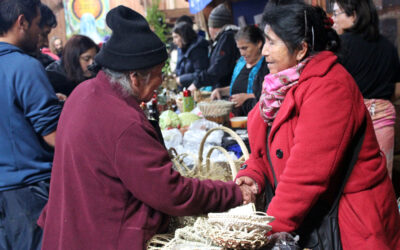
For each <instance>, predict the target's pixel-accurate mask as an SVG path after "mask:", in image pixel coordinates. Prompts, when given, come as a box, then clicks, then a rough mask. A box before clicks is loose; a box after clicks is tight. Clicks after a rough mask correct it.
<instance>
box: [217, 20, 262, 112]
mask: <svg viewBox="0 0 400 250" xmlns="http://www.w3.org/2000/svg"><path fill="white" fill-rule="evenodd" d="M235 40H236V45H237V47H238V49H239V51H240V55H241V57H240V58H239V60H238V62H237V63H236V66H235V69H234V70H233V76H232V80H231V84H230V86H227V87H223V88H216V89H214V91H213V92H212V94H211V99H221V98H223V97H225V96H230V99H231V101H232V102H235V109H234V110H233V111H234V114H235V115H237V116H247V114H248V113H249V112H250V110H251V109H252V108H253V107H254V106H255V105H256V103H257V102H258V99H259V98H260V95H261V89H262V83H263V81H264V76H265V75H267V74H268V73H269V70H268V67H267V63H266V62H265V59H264V57H263V56H262V54H261V50H262V47H263V45H264V41H265V38H264V34H263V32H262V31H261V30H260V29H259V28H257V27H256V26H254V25H252V26H246V27H243V28H241V29H240V30H239V31H238V33H236V35H235Z"/></svg>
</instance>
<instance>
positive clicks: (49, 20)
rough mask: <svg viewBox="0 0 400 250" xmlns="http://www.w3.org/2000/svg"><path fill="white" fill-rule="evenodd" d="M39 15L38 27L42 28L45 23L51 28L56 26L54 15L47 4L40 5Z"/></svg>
mask: <svg viewBox="0 0 400 250" xmlns="http://www.w3.org/2000/svg"><path fill="white" fill-rule="evenodd" d="M40 15H41V16H42V17H41V19H40V23H39V26H40V28H43V27H44V26H45V25H46V26H48V27H50V28H52V29H53V28H55V27H56V26H57V19H56V16H55V15H54V13H53V11H52V10H51V9H50V8H49V7H47V5H45V4H41V5H40Z"/></svg>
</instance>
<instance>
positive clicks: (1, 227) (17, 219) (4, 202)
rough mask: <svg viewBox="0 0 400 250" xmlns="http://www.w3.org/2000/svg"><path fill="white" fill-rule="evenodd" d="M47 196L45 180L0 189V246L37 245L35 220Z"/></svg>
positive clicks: (23, 248)
mask: <svg viewBox="0 0 400 250" xmlns="http://www.w3.org/2000/svg"><path fill="white" fill-rule="evenodd" d="M48 197H49V181H48V180H46V181H40V182H38V183H35V184H32V185H29V186H26V187H23V188H18V189H13V190H7V191H2V192H0V249H1V250H3V249H4V250H9V249H10V250H11V249H12V250H30V249H32V250H33V249H40V248H41V243H42V229H41V228H40V227H39V226H38V225H37V224H36V220H37V219H38V218H39V215H40V213H41V211H42V209H43V207H44V205H45V204H46V202H47V200H48Z"/></svg>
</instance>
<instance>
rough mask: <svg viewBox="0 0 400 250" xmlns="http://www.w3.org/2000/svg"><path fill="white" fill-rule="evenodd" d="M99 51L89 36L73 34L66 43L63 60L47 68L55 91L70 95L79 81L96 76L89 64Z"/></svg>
mask: <svg viewBox="0 0 400 250" xmlns="http://www.w3.org/2000/svg"><path fill="white" fill-rule="evenodd" d="M98 51H99V47H98V46H97V45H96V44H95V43H94V42H93V41H92V39H90V38H89V37H87V36H83V35H73V36H72V37H71V38H70V39H69V40H68V41H67V43H66V44H65V48H64V49H63V55H62V57H61V60H59V61H55V62H53V63H52V64H50V65H49V66H47V68H46V71H47V75H48V76H49V79H50V82H51V84H52V86H53V88H54V90H55V92H56V93H62V94H64V95H66V96H69V95H70V94H71V92H72V90H74V88H75V87H76V86H78V84H79V83H81V82H83V81H85V80H87V79H89V78H92V77H94V73H93V72H92V71H90V70H89V69H88V66H89V65H91V64H92V63H93V61H94V56H95V55H96V54H97V52H98Z"/></svg>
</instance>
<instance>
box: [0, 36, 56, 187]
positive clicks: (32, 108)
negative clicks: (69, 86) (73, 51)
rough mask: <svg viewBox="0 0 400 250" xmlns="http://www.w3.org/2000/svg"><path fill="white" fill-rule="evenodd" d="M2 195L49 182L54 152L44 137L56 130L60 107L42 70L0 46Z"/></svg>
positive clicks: (34, 62)
mask: <svg viewBox="0 0 400 250" xmlns="http://www.w3.org/2000/svg"><path fill="white" fill-rule="evenodd" d="M0 107H1V108H0V191H4V190H9V189H15V188H20V187H23V186H26V185H28V184H32V183H35V182H38V181H41V180H45V179H48V178H50V171H51V166H52V161H53V148H52V147H50V146H49V145H47V144H46V142H45V141H44V139H43V136H45V135H48V134H50V133H51V132H53V131H55V130H56V127H57V122H58V118H59V115H60V112H61V106H60V105H59V103H58V99H57V96H56V95H55V92H54V90H53V89H52V87H51V84H50V82H49V80H48V79H47V75H46V73H45V71H44V69H43V66H42V65H41V64H40V62H39V61H37V60H36V59H34V58H33V57H30V56H29V55H27V54H25V53H24V52H23V51H22V50H21V49H19V48H17V47H15V46H13V45H11V44H8V43H4V42H0Z"/></svg>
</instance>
